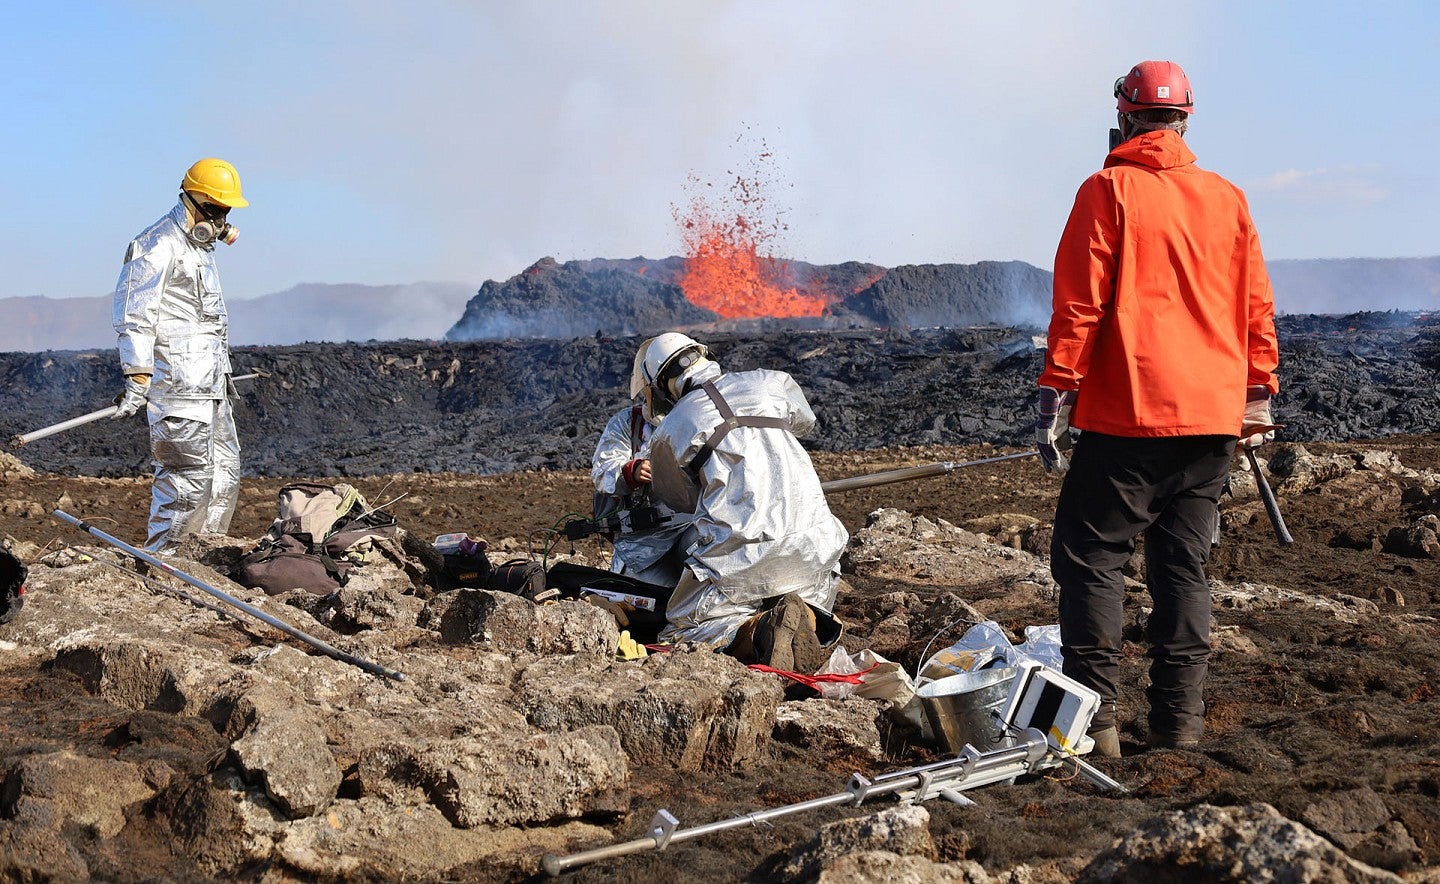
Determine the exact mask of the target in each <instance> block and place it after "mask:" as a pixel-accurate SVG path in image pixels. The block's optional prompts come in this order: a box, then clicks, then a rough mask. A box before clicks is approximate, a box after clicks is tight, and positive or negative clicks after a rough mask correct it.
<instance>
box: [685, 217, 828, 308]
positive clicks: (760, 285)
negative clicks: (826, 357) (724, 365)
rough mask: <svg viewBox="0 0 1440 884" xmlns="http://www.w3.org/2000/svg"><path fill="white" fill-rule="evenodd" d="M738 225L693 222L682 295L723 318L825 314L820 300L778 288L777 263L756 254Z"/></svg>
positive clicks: (790, 289)
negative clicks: (718, 225)
mask: <svg viewBox="0 0 1440 884" xmlns="http://www.w3.org/2000/svg"><path fill="white" fill-rule="evenodd" d="M743 221H744V219H743V218H737V219H736V223H735V224H733V225H731V226H729V227H716V226H713V225H709V224H697V225H695V226H693V227H688V228H687V229H686V238H687V242H686V244H685V251H686V256H685V273H684V275H682V276H681V277H680V288H681V289H683V290H684V292H685V297H686V298H688V299H689V300H690V302H691V303H692V304H695V305H697V306H700V307H704V308H706V309H708V310H713V311H715V312H716V313H718V314H720V315H721V316H723V317H725V318H726V319H754V318H757V317H761V316H780V317H790V316H819V315H820V314H821V313H822V312H824V310H825V299H823V298H818V297H815V296H812V295H806V294H803V293H801V292H800V291H798V290H797V289H795V288H793V287H786V286H784V285H783V283H782V281H781V278H782V277H783V275H784V274H783V273H782V272H781V271H780V269H779V264H778V262H776V261H775V259H774V258H770V257H768V256H767V257H761V256H760V254H759V251H758V250H757V249H756V246H755V243H753V242H751V241H750V239H749V238H748V237H747V236H746V235H745V230H746V227H745V225H744V224H743ZM692 233H693V241H691V234H692Z"/></svg>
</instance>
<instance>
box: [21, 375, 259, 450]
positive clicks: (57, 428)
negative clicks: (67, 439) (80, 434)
mask: <svg viewBox="0 0 1440 884" xmlns="http://www.w3.org/2000/svg"><path fill="white" fill-rule="evenodd" d="M269 376H270V372H268V371H255V372H251V373H250V374H242V375H240V376H239V377H233V378H231V379H230V380H231V382H234V381H248V380H250V379H251V378H268V377H269ZM119 407H120V406H119V405H110V406H107V407H105V408H101V409H99V410H97V411H92V412H90V413H89V414H82V415H80V416H79V417H72V418H70V419H69V420H67V421H61V422H60V423H58V424H51V425H50V426H48V427H42V428H41V429H38V430H32V431H30V432H29V433H20V434H18V435H15V436H11V437H10V447H11V448H24V447H25V445H26V443H29V442H34V441H35V440H36V439H44V438H45V437H46V436H54V435H55V434H56V433H63V432H65V431H66V430H73V429H75V428H76V427H79V426H83V425H85V424H88V423H90V422H91V421H98V420H100V419H101V418H107V417H113V416H114V415H115V411H116V409H118V408H119Z"/></svg>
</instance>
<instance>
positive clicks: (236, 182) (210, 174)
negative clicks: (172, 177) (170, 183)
mask: <svg viewBox="0 0 1440 884" xmlns="http://www.w3.org/2000/svg"><path fill="white" fill-rule="evenodd" d="M180 189H181V190H189V191H192V192H194V193H200V194H204V195H205V196H208V197H210V199H212V200H214V201H215V202H217V203H219V204H220V205H222V206H229V207H230V208H232V209H242V208H244V207H245V206H248V205H250V202H249V200H247V199H245V197H243V196H241V195H240V173H239V172H236V171H235V167H234V166H232V165H230V164H229V163H227V162H225V161H224V160H217V159H215V158H214V157H206V158H205V159H203V160H200V161H199V162H197V163H195V165H193V166H191V167H190V168H188V169H186V170H185V178H184V180H183V181H181V182H180Z"/></svg>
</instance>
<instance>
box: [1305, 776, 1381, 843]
mask: <svg viewBox="0 0 1440 884" xmlns="http://www.w3.org/2000/svg"><path fill="white" fill-rule="evenodd" d="M1300 821H1301V822H1303V823H1305V825H1307V826H1309V827H1310V828H1312V829H1314V830H1315V831H1317V832H1319V833H1320V834H1322V835H1324V836H1325V837H1327V838H1329V839H1330V840H1332V841H1334V842H1335V843H1337V844H1339V845H1340V846H1341V847H1344V848H1346V849H1349V848H1351V847H1354V846H1355V845H1356V844H1359V843H1360V841H1361V840H1363V839H1364V837H1365V836H1366V835H1368V834H1370V833H1371V832H1373V831H1375V830H1376V829H1378V828H1380V827H1381V826H1383V825H1385V823H1387V822H1389V821H1390V809H1389V808H1387V807H1386V806H1385V801H1384V800H1383V799H1382V798H1381V797H1380V796H1379V795H1377V794H1375V790H1374V789H1369V788H1364V789H1351V790H1350V791H1348V792H1334V793H1331V794H1329V795H1326V796H1325V797H1323V798H1321V799H1320V800H1319V801H1316V802H1315V803H1314V804H1312V805H1310V806H1309V807H1307V808H1305V810H1304V812H1302V813H1301V814H1300Z"/></svg>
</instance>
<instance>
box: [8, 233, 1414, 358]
mask: <svg viewBox="0 0 1440 884" xmlns="http://www.w3.org/2000/svg"><path fill="white" fill-rule="evenodd" d="M782 263H783V265H784V266H785V268H786V270H787V272H788V273H789V274H790V275H792V276H793V277H794V278H795V279H796V280H797V281H798V282H805V281H809V282H812V283H814V282H815V280H816V279H817V277H818V278H819V279H820V280H821V281H820V282H819V283H818V284H820V285H822V286H824V287H826V288H827V289H828V290H830V291H831V292H832V294H834V295H835V296H836V297H835V298H834V299H835V300H836V301H837V303H836V305H835V307H834V308H833V311H834V317H833V319H832V321H833V322H838V323H842V324H843V323H847V322H853V323H856V324H875V325H882V326H887V327H905V326H911V327H920V326H928V325H965V324H979V323H985V322H998V323H1012V324H1018V325H1036V326H1039V325H1043V324H1044V323H1045V321H1046V317H1047V316H1048V314H1049V300H1048V299H1049V288H1050V279H1051V274H1050V273H1049V271H1046V270H1042V269H1040V268H1037V267H1034V266H1033V265H1030V264H1026V263H1024V262H1021V261H1005V262H995V261H983V262H980V263H979V264H927V265H911V266H907V267H895V268H888V269H887V268H884V267H879V266H877V265H873V264H864V263H859V262H847V263H845V264H834V265H829V266H817V265H812V264H807V263H805V262H802V261H789V262H782ZM683 267H684V260H683V259H681V258H675V257H670V258H663V259H655V260H649V259H645V258H619V259H611V258H595V259H590V260H586V261H567V262H564V263H563V264H562V263H560V262H557V261H555V260H554V259H550V258H545V259H541V260H540V261H537V262H536V263H535V264H532V265H531V266H530V267H528V268H526V269H525V270H524V271H522V272H521V273H519V274H516V275H515V276H514V277H511V278H510V279H509V280H504V281H489V282H486V283H485V284H484V285H483V286H481V287H480V289H479V291H476V289H475V288H474V287H473V286H472V285H470V284H467V283H453V282H420V283H413V284H409V285H361V284H334V285H331V284H321V283H303V284H301V285H297V286H294V287H293V288H290V289H286V290H285V291H283V292H276V293H274V294H269V295H264V296H262V297H258V298H234V297H232V298H231V299H230V300H229V308H230V314H231V329H232V331H231V341H232V343H234V344H236V345H237V346H243V345H248V344H257V345H285V344H298V343H304V342H307V341H314V342H322V341H325V342H344V341H368V340H377V341H385V340H405V339H415V340H433V339H439V338H441V337H451V338H452V339H457V340H463V339H486V338H491V339H493V338H506V337H557V338H566V337H575V336H578V335H585V334H593V333H595V332H596V331H601V332H604V333H606V334H644V333H649V332H652V331H656V330H660V329H663V328H668V327H671V326H677V325H693V324H698V323H706V322H712V321H714V320H715V319H716V318H717V317H716V316H715V315H714V314H713V313H710V311H708V310H704V309H702V308H700V307H696V306H695V305H693V304H691V303H690V302H689V301H686V300H685V299H684V296H683V294H681V293H680V290H679V286H678V280H679V278H680V274H681V272H682V271H683ZM1268 267H1269V271H1270V276H1271V279H1272V281H1273V283H1274V287H1275V303H1276V308H1277V309H1278V310H1279V311H1280V312H1282V313H1350V312H1355V311H1359V310H1406V311H1426V310H1436V309H1440V257H1430V258H1336V259H1309V260H1272V261H1270V262H1268ZM110 317H111V299H110V297H109V296H108V295H102V296H99V297H93V298H44V297H25V298H0V351H5V352H39V351H43V350H94V349H108V348H111V347H114V346H115V336H114V333H113V332H112V331H111V328H110V321H111V319H110ZM603 317H609V318H610V320H611V321H608V322H601V323H597V319H600V318H603ZM606 325H608V326H610V327H604V326H606ZM447 329H448V330H449V331H448V332H447Z"/></svg>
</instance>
